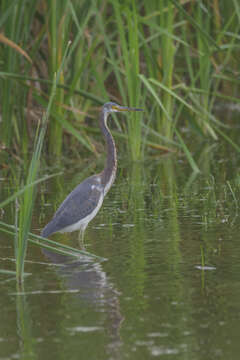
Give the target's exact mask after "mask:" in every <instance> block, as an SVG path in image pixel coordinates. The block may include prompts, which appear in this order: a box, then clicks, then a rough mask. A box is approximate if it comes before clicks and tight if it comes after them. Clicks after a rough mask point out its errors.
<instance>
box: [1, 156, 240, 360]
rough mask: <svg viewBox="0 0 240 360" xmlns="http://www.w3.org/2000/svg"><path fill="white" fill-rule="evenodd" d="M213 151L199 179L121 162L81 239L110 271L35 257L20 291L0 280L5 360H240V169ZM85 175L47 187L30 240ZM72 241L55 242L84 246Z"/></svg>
mask: <svg viewBox="0 0 240 360" xmlns="http://www.w3.org/2000/svg"><path fill="white" fill-rule="evenodd" d="M218 152H219V151H218ZM218 152H217V153H214V154H213V155H212V157H213V159H211V156H209V152H208V156H207V158H203V161H202V170H203V172H202V173H201V174H199V175H196V174H193V173H192V172H191V168H190V167H189V166H188V165H187V164H185V163H184V162H182V161H179V160H178V161H177V160H176V159H175V160H174V159H173V158H171V157H165V158H164V157H163V158H159V160H151V161H148V162H147V163H144V164H141V163H139V164H135V165H132V164H131V165H129V164H123V162H122V164H123V165H122V167H121V168H120V169H119V172H118V177H117V181H116V183H115V186H114V187H113V188H112V189H111V191H110V192H109V194H108V196H107V198H106V199H105V201H104V205H103V208H102V210H101V212H100V213H99V214H98V215H97V217H96V218H95V219H94V221H92V222H91V223H90V225H89V227H88V228H87V231H86V236H85V245H86V248H87V250H88V251H90V252H92V253H95V254H97V255H100V256H103V257H104V258H107V259H108V260H107V261H104V262H101V263H99V262H96V261H93V260H90V259H88V258H86V257H85V258H84V257H83V258H79V259H77V260H76V259H74V260H72V259H70V258H67V257H64V256H60V255H57V254H55V253H51V252H49V251H46V250H45V251H41V250H40V249H39V248H37V247H34V246H30V247H29V250H28V257H27V263H26V272H28V273H31V275H29V276H28V277H26V279H25V283H24V289H17V288H16V282H15V280H14V278H13V277H12V276H10V275H4V274H0V281H1V295H0V307H1V309H2V311H1V321H0V360H2V359H4V360H5V359H16V358H21V359H45V360H48V359H53V358H54V359H61V358H63V359H99V360H101V359H104V360H106V359H133V360H134V359H138V360H141V359H155V358H160V359H173V360H175V359H191V360H195V359H196V360H200V359H231V360H234V359H238V358H239V351H240V343H239V332H240V321H239V318H240V305H239V304H240V277H239V273H240V241H239V225H240V220H239V214H238V212H239V209H238V202H236V199H239V181H238V169H239V162H238V159H236V158H231V162H230V161H229V159H228V157H227V156H226V157H225V158H223V157H222V156H220V155H219V158H218ZM206 169H207V171H206ZM81 176H82V172H81V171H80V169H79V171H76V169H74V170H72V171H68V172H65V174H64V177H59V178H55V179H54V178H53V179H51V180H50V181H49V182H48V183H47V184H42V185H41V187H40V188H39V197H38V206H36V210H35V214H34V220H33V226H32V230H33V231H34V232H36V233H39V231H40V228H41V227H43V225H44V224H45V223H46V222H47V221H48V220H49V218H50V216H51V214H52V213H53V211H54V210H53V209H55V207H56V206H57V205H58V204H59V202H60V201H61V200H62V199H63V198H64V196H65V195H66V194H67V193H68V192H69V191H70V190H71V189H72V188H73V186H75V185H76V183H78V182H79V181H80V180H81V179H80V178H81ZM84 176H85V175H84ZM4 184H5V183H4ZM3 188H4V186H3ZM5 189H6V185H5ZM234 196H235V200H234ZM4 220H5V221H6V222H10V221H13V213H12V210H11V208H10V207H9V208H8V209H7V210H6V212H5V214H4ZM77 237H78V234H77V233H72V234H63V235H61V234H57V235H55V236H54V237H53V238H54V239H55V240H59V241H61V242H63V243H66V244H69V245H71V246H75V247H77V246H78V240H77ZM0 238H1V242H0V246H1V257H0V263H1V266H0V268H1V269H9V270H14V265H15V264H14V260H13V247H12V240H11V239H10V238H8V237H7V236H6V235H5V234H4V233H0Z"/></svg>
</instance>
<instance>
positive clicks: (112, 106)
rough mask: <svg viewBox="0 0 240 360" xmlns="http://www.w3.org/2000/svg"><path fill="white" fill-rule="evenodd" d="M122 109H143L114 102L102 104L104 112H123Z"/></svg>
mask: <svg viewBox="0 0 240 360" xmlns="http://www.w3.org/2000/svg"><path fill="white" fill-rule="evenodd" d="M124 111H143V109H137V108H132V107H127V106H121V105H118V104H116V103H114V102H108V103H106V104H104V105H103V112H104V113H105V114H108V113H111V112H124Z"/></svg>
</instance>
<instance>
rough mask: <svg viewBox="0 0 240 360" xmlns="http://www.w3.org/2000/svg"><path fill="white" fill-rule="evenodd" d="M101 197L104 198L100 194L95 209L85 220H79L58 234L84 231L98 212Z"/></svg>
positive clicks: (101, 200) (101, 201)
mask: <svg viewBox="0 0 240 360" xmlns="http://www.w3.org/2000/svg"><path fill="white" fill-rule="evenodd" d="M103 197H104V196H103V194H102V195H101V197H100V199H99V202H98V204H97V206H96V208H95V209H94V210H93V212H92V213H91V214H89V215H87V216H86V217H85V218H83V219H81V220H79V221H78V222H76V223H75V224H72V225H69V226H66V227H65V228H63V229H62V230H59V232H60V233H65V232H72V231H76V230H81V231H84V230H85V229H86V227H87V225H88V223H89V222H90V221H91V220H92V219H93V218H94V217H95V216H96V215H97V213H98V211H99V210H100V208H101V206H102V203H103Z"/></svg>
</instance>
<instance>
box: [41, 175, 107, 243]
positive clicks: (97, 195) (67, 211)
mask: <svg viewBox="0 0 240 360" xmlns="http://www.w3.org/2000/svg"><path fill="white" fill-rule="evenodd" d="M102 199H103V188H102V186H101V185H100V184H99V182H98V181H97V178H96V176H91V177H90V178H88V179H86V180H84V181H83V182H82V183H81V184H80V185H78V186H77V187H76V188H75V189H74V190H73V191H72V192H71V193H70V194H69V195H68V196H67V197H66V199H65V200H64V201H63V203H62V204H61V205H60V207H59V209H58V210H57V211H56V213H55V215H54V217H53V219H52V220H51V221H50V222H49V223H48V224H47V225H46V227H45V228H44V229H43V232H42V235H43V236H44V235H45V236H49V235H50V234H52V233H54V232H57V231H61V230H62V229H64V228H65V227H67V226H70V225H73V224H75V223H77V222H79V221H80V220H82V219H84V218H85V217H87V216H88V215H90V214H91V213H92V212H93V211H94V210H95V209H96V208H97V206H98V204H99V202H101V201H102Z"/></svg>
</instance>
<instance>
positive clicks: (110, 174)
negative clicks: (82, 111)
mask: <svg viewBox="0 0 240 360" xmlns="http://www.w3.org/2000/svg"><path fill="white" fill-rule="evenodd" d="M107 117H108V113H104V112H102V113H101V115H100V128H101V131H102V133H103V136H104V138H105V141H106V150H107V160H106V164H105V167H104V170H103V172H102V175H103V176H102V184H103V185H104V187H105V193H107V192H108V190H109V188H110V187H111V185H112V183H113V182H114V179H115V175H116V171H117V154H116V147H115V142H114V140H113V137H112V135H111V133H110V131H109V129H108V127H107Z"/></svg>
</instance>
